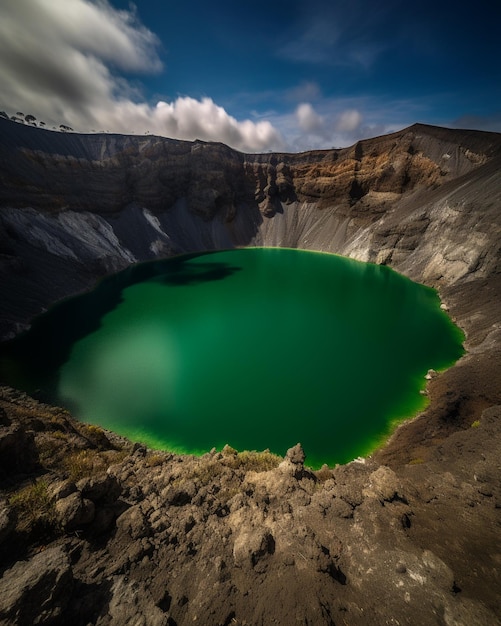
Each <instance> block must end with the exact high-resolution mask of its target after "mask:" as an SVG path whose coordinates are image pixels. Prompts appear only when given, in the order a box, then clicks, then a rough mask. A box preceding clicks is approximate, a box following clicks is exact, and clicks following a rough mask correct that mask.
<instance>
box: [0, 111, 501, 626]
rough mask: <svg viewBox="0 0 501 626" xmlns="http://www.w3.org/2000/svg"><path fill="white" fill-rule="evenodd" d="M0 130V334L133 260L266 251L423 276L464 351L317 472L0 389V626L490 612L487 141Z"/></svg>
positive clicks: (492, 226)
mask: <svg viewBox="0 0 501 626" xmlns="http://www.w3.org/2000/svg"><path fill="white" fill-rule="evenodd" d="M0 133H1V135H2V142H0V177H1V183H2V184H1V185H0V284H1V288H2V298H1V299H0V331H1V334H2V336H3V337H7V336H11V335H12V334H14V333H16V332H18V331H19V330H20V329H22V328H24V327H25V326H26V325H27V324H28V323H29V322H30V320H31V319H32V318H33V316H34V315H36V314H37V313H39V312H40V311H41V310H42V309H44V308H45V307H47V306H49V305H50V304H51V303H53V302H54V301H56V300H58V299H60V298H63V297H66V296H68V295H70V294H73V293H76V292H78V291H81V290H84V289H88V288H89V287H90V286H91V285H92V284H93V283H94V282H95V281H96V280H97V278H98V277H100V276H102V275H104V274H106V273H109V272H113V271H116V270H118V269H121V268H123V267H126V266H127V265H129V264H131V263H134V262H136V261H140V260H146V259H153V258H158V257H164V256H169V255H173V254H177V253H181V252H187V251H196V250H208V249H216V248H223V247H233V246H237V245H278V246H290V247H301V248H307V249H316V250H325V251H331V252H336V253H340V254H344V255H347V256H351V257H353V258H357V259H361V260H366V261H372V262H376V263H385V264H389V265H391V266H392V267H394V268H395V269H397V270H399V271H401V272H403V273H405V274H406V275H408V276H410V277H411V278H413V279H416V280H419V281H422V282H424V283H426V284H428V285H431V286H434V287H436V288H438V290H439V292H440V295H441V297H442V299H443V301H444V306H445V307H447V309H448V310H449V313H450V315H451V316H452V317H453V318H454V319H455V320H456V322H457V323H458V324H459V325H460V326H461V328H462V329H463V330H464V331H465V333H466V348H467V354H466V356H465V357H463V358H462V359H461V360H460V361H459V362H458V364H457V365H456V366H455V367H453V368H451V369H449V370H447V371H446V372H443V373H440V374H437V375H433V376H431V377H430V379H429V381H428V386H427V394H428V396H429V398H430V405H429V407H428V408H427V409H426V411H424V412H423V413H422V414H421V415H419V416H418V417H417V418H415V419H414V420H412V421H410V422H408V423H406V424H405V425H402V426H401V427H400V428H398V429H397V430H396V431H395V433H394V435H393V437H392V438H391V440H390V441H389V442H388V443H387V444H386V445H385V446H384V447H382V448H381V449H379V450H377V451H376V452H375V453H374V454H373V455H372V457H370V458H368V459H365V461H364V462H353V463H350V464H348V465H345V466H341V467H336V468H328V467H324V468H322V469H321V470H319V471H317V472H312V471H311V470H310V469H309V468H308V467H307V465H305V462H306V463H307V459H306V460H305V459H304V453H303V451H302V448H301V446H300V445H298V446H296V447H295V448H293V449H291V450H290V451H289V453H288V454H287V456H286V458H284V459H277V458H276V457H273V455H270V454H269V453H244V452H240V453H237V452H236V451H234V450H232V449H231V448H225V449H224V450H223V451H221V452H219V453H218V452H212V453H210V454H207V455H205V456H203V457H200V458H195V457H185V456H176V455H170V454H167V453H158V452H152V451H149V450H146V449H145V448H143V447H142V446H135V447H133V446H132V445H129V444H128V443H126V442H124V441H122V440H121V439H119V438H117V437H116V436H114V435H113V434H111V433H104V432H102V431H98V430H96V429H93V428H92V427H87V426H85V425H83V424H78V423H76V422H74V421H73V420H72V419H71V417H70V416H69V415H68V413H67V412H65V411H63V410H61V409H55V408H52V407H47V406H45V405H41V404H39V403H37V402H36V401H34V400H31V399H29V398H26V397H25V396H23V395H22V394H19V393H18V392H16V391H13V390H8V389H6V388H3V389H2V390H1V398H0V448H1V450H2V451H3V452H5V454H4V453H3V452H2V454H1V455H0V481H2V482H1V485H0V487H1V493H0V542H1V546H0V547H1V550H0V572H1V573H2V579H1V580H0V590H1V591H2V592H1V593H0V598H2V600H0V602H1V604H0V611H1V612H0V615H1V619H2V620H3V623H6V624H13V623H28V622H29V623H49V622H50V623H56V624H57V623H64V624H66V623H71V622H74V623H75V624H76V625H77V624H80V623H81V624H84V625H87V624H89V623H95V624H101V625H103V626H105V625H107V624H121V623H136V622H137V623H147V624H166V625H169V626H172V625H174V624H179V625H181V624H188V623H192V622H194V621H198V622H203V623H204V624H208V625H211V624H214V625H215V624H232V623H233V624H245V623H247V624H270V623H274V622H275V623H284V624H285V623H287V624H289V623H295V622H297V621H301V622H302V623H305V624H330V625H332V624H343V623H344V624H352V625H355V626H356V625H357V624H367V623H373V624H387V623H390V622H392V623H400V624H409V625H412V624H415V623H417V621H416V616H418V618H417V619H418V622H419V624H423V625H425V626H426V625H427V624H430V625H431V624H434V625H435V624H464V625H466V624H468V625H475V624H479V625H480V624H481V625H482V626H483V625H484V624H497V623H499V619H498V617H497V616H498V615H499V614H501V604H500V594H499V588H500V583H501V581H500V580H499V573H498V570H499V563H498V560H499V554H500V553H501V544H500V539H499V532H498V528H499V524H500V523H501V518H500V512H501V501H500V498H501V484H500V479H499V471H498V470H499V461H498V457H499V446H500V445H501V426H500V424H501V413H500V409H499V406H500V405H501V320H500V318H499V302H500V301H501V280H500V275H501V265H500V263H501V262H500V254H499V253H500V248H499V241H500V235H501V218H500V216H501V213H500V210H499V209H500V206H501V185H500V183H499V180H500V179H499V171H500V163H501V161H500V159H501V156H500V155H501V153H500V150H501V136H500V135H497V134H493V133H480V132H474V131H455V130H447V129H439V128H434V127H429V126H423V125H415V126H413V127H411V128H409V129H405V130H403V131H400V132H398V133H394V134H392V135H388V136H385V137H380V138H375V139H371V140H367V141H362V142H359V143H357V144H356V145H355V146H353V147H351V148H346V149H342V150H329V151H321V152H310V153H305V154H297V155H286V154H266V155H243V154H240V153H237V152H235V151H233V150H231V149H229V148H227V147H226V146H223V145H220V144H208V143H204V142H194V143H190V142H181V141H171V140H167V139H163V138H157V137H125V136H115V135H89V136H82V135H76V134H59V133H52V132H50V131H43V130H41V129H36V128H28V127H25V126H23V125H17V124H14V123H12V122H9V121H7V120H1V119H0ZM2 446H3V447H2ZM46 547H47V550H45V548H46ZM44 554H48V556H47V558H46V559H44V558H43V555H44ZM33 570H36V571H33ZM54 572H56V574H54ZM57 572H59V574H60V578H58V576H59V574H57ZM61 580H62V581H63V582H64V584H61V583H60V581H61ZM54 581H55V582H54ZM57 581H59V582H57ZM4 598H6V599H4ZM31 598H35V599H36V601H32V600H31ZM146 616H147V617H146ZM22 620H25V621H24V622H23V621H22Z"/></svg>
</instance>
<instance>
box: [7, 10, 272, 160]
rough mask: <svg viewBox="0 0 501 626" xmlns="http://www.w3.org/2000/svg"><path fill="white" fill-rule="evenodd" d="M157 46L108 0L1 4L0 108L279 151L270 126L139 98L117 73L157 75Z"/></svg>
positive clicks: (186, 102)
mask: <svg viewBox="0 0 501 626" xmlns="http://www.w3.org/2000/svg"><path fill="white" fill-rule="evenodd" d="M159 43H160V42H159V41H158V39H157V37H156V35H155V34H154V33H152V32H151V31H150V30H149V29H147V28H146V27H145V26H144V25H142V24H141V23H140V21H139V19H138V18H137V15H136V14H135V12H134V10H129V11H121V10H117V9H115V8H114V7H112V6H111V5H110V4H109V2H108V1H107V0H94V1H91V0H65V1H64V3H62V2H61V3H60V2H54V0H16V1H15V2H14V1H12V2H6V3H3V6H2V19H1V20H0V84H1V85H2V90H1V93H0V99H1V105H2V107H4V108H6V109H7V110H9V111H18V110H20V111H23V112H25V113H31V114H35V115H36V116H37V117H39V118H40V119H43V120H44V121H46V122H47V123H48V124H51V125H59V124H61V123H64V124H67V125H69V126H71V127H73V128H75V129H76V130H80V131H89V130H91V129H96V130H101V129H103V130H109V131H112V132H124V133H131V132H138V133H143V132H145V131H147V132H151V133H155V134H159V135H165V136H169V137H174V138H179V139H196V138H199V139H203V140H207V141H223V142H225V143H228V144H229V145H231V146H233V147H235V148H237V149H240V150H248V151H262V150H268V149H280V148H282V147H283V140H282V137H281V135H280V133H279V132H278V131H277V130H276V129H275V128H274V127H273V126H272V125H271V123H270V122H266V121H259V122H253V121H251V120H244V121H238V120H236V119H235V118H234V117H232V116H231V115H229V114H228V113H227V112H226V111H225V110H224V109H223V108H222V107H220V106H218V105H217V104H215V103H214V102H213V101H212V100H211V99H210V98H204V99H202V100H195V99H193V98H189V97H178V98H177V99H176V100H175V101H173V102H171V103H168V102H158V103H157V104H156V105H150V104H149V103H147V102H144V101H141V97H140V94H139V93H137V91H136V90H135V89H134V88H133V87H132V86H131V83H130V82H128V81H127V80H126V79H125V78H124V77H123V76H122V75H120V74H118V73H117V72H118V71H120V72H125V73H141V72H158V71H160V70H161V69H162V62H161V59H160V56H159V53H158V50H159Z"/></svg>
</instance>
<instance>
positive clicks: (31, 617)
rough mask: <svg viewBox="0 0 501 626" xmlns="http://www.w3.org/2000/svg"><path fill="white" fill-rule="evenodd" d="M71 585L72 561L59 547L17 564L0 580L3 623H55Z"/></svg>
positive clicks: (63, 607) (0, 607)
mask: <svg viewBox="0 0 501 626" xmlns="http://www.w3.org/2000/svg"><path fill="white" fill-rule="evenodd" d="M72 584H73V576H72V571H71V566H70V561H69V559H68V556H67V555H66V553H65V551H64V549H63V548H62V547H60V546H57V547H53V548H49V549H47V550H45V551H44V552H41V553H40V554H37V555H36V556H34V557H33V558H32V559H31V560H30V561H19V562H17V563H16V564H15V565H13V566H12V567H11V568H10V569H9V570H7V571H6V572H5V573H4V575H3V577H2V579H1V580H0V623H1V624H6V625H7V624H16V625H17V626H32V625H33V624H52V623H54V622H55V621H56V620H57V619H58V618H60V617H61V615H62V613H63V611H64V609H65V608H66V606H67V604H68V601H69V599H70V597H71V593H72Z"/></svg>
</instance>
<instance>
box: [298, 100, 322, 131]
mask: <svg viewBox="0 0 501 626" xmlns="http://www.w3.org/2000/svg"><path fill="white" fill-rule="evenodd" d="M296 118H297V122H298V124H299V128H300V129H301V130H303V131H305V132H306V133H316V132H319V131H320V132H323V129H322V127H323V125H324V120H323V118H322V117H321V116H320V115H318V113H316V112H315V109H314V108H313V107H312V106H311V104H309V103H308V102H303V104H300V105H299V106H298V107H297V109H296Z"/></svg>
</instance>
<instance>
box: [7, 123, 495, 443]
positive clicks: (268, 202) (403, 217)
mask: <svg viewBox="0 0 501 626" xmlns="http://www.w3.org/2000/svg"><path fill="white" fill-rule="evenodd" d="M0 133H1V135H2V143H1V147H0V176H1V179H0V180H1V187H0V246H1V248H0V250H1V253H0V281H1V284H2V292H3V293H2V296H3V297H2V301H1V303H0V333H1V335H2V336H3V337H4V338H7V337H9V336H12V335H13V334H15V333H16V332H18V331H19V330H21V329H22V328H24V327H26V325H27V324H28V323H29V321H30V320H31V319H32V318H33V317H34V316H35V315H36V314H38V313H39V312H40V311H41V310H43V309H45V308H47V307H48V306H49V305H50V304H51V303H53V302H54V301H56V300H58V299H60V298H63V297H66V296H68V295H71V294H74V293H77V292H79V291H82V290H86V289H88V288H90V287H91V286H92V285H93V284H94V283H95V281H96V280H97V279H98V278H99V277H100V276H103V275H105V274H107V273H110V272H115V271H117V270H120V269H122V268H124V267H126V266H128V265H129V264H131V263H135V262H138V261H144V260H148V259H155V258H160V257H166V256H172V255H175V254H180V253H183V252H191V251H198V250H212V249H220V248H231V247H234V246H253V245H258V246H286V247H297V248H304V249H311V250H322V251H329V252H334V253H338V254H342V255H346V256H350V257H353V258H356V259H359V260H363V261H370V262H375V263H384V264H389V265H391V266H392V267H393V268H395V269H397V270H398V271H400V272H403V273H404V274H406V275H408V276H410V277H411V278H413V279H415V280H418V281H421V282H424V283H426V284H429V285H432V286H434V287H437V288H438V289H439V291H440V293H441V295H442V297H443V299H444V300H445V301H446V303H447V305H448V306H449V307H450V311H451V314H452V315H453V317H454V318H455V319H457V321H458V323H459V324H460V325H461V326H462V327H463V328H464V330H465V331H466V333H467V339H468V348H469V349H470V351H471V350H472V349H480V348H479V346H480V345H483V344H485V342H488V345H489V346H491V348H492V349H496V350H497V349H498V345H499V341H498V339H499V337H498V326H496V324H497V323H498V322H499V320H498V317H497V316H498V314H497V312H496V307H495V302H496V297H498V296H499V293H500V289H499V282H500V281H499V272H500V269H501V261H500V254H499V250H500V244H499V241H500V240H501V236H500V235H501V219H500V206H501V184H500V182H499V170H500V163H501V136H500V135H498V134H495V133H482V132H476V131H457V130H447V129H442V128H436V127H430V126H424V125H419V124H418V125H414V126H412V127H410V128H408V129H405V130H403V131H400V132H397V133H394V134H391V135H386V136H383V137H378V138H375V139H370V140H366V141H360V142H358V143H357V144H356V145H355V146H352V147H350V148H345V149H339V150H327V151H313V152H308V153H303V154H261V155H246V154H242V153H239V152H236V151H234V150H232V149H230V148H228V147H227V146H225V145H223V144H213V143H205V142H200V141H196V142H185V141H177V140H169V139H165V138H159V137H131V136H121V135H78V134H73V133H68V134H64V133H54V132H51V131H46V130H42V129H36V128H30V127H25V126H23V125H20V124H16V123H13V122H10V121H8V120H3V119H0ZM472 294H474V298H472ZM482 342H483V343H482ZM491 344H492V345H491ZM485 345H487V344H485ZM484 347H485V346H484ZM491 348H489V350H491ZM482 354H484V352H482ZM463 361H465V360H463ZM465 362H467V360H466V361H465ZM454 371H455V372H456V373H455V374H454V375H456V374H457V371H460V372H462V371H463V370H461V367H459V368H458V367H456V368H454ZM480 372H481V368H480V370H479V372H477V373H476V374H473V373H471V372H470V374H469V375H467V376H463V378H465V379H466V382H465V381H463V383H462V391H461V392H460V393H459V392H457V393H456V392H454V394H453V395H454V398H455V399H454V400H453V401H452V400H451V401H450V402H449V401H448V402H447V403H446V406H445V409H444V411H445V413H447V414H450V413H451V411H452V412H454V411H456V412H458V413H459V414H460V416H461V417H460V418H458V421H459V422H462V421H464V420H469V419H470V418H472V417H474V416H475V415H476V413H477V411H478V410H480V408H485V405H486V404H487V405H488V404H490V403H494V402H495V401H497V400H499V401H501V395H500V390H499V389H498V388H497V386H496V385H493V386H492V385H489V386H488V391H484V392H482V394H480V395H481V396H482V397H483V398H484V399H485V398H487V399H486V400H485V401H482V402H481V403H480V404H481V405H482V406H480V404H478V402H479V400H478V396H479V394H478V393H476V392H475V391H474V389H473V387H474V386H475V385H477V384H479V379H480V378H481V373H480ZM499 379H500V380H501V376H500V377H499ZM445 380H447V377H445ZM443 381H444V379H442V380H441V384H444V382H443ZM498 386H501V384H500V385H498ZM451 387H455V383H454V382H453V381H451V382H450V383H447V384H446V389H445V390H441V391H440V395H441V396H443V393H447V390H450V388H451ZM482 387H483V388H486V387H487V386H486V385H485V384H483V385H482ZM431 391H432V392H433V384H432V385H431ZM458 393H459V396H462V395H465V397H466V398H467V399H466V400H462V399H461V398H459V399H458V398H456V395H458ZM473 396H474V397H475V398H476V400H475V402H473V401H472V400H471V398H472V397H473ZM496 399H497V400H496ZM454 403H456V404H458V403H459V404H458V406H459V407H460V408H459V409H458V408H457V407H456V404H454ZM465 403H466V404H467V405H468V408H467V410H466V409H465V408H464V406H462V405H464V404H465ZM435 404H436V403H435ZM477 404H478V406H477ZM470 405H471V406H470ZM451 406H453V409H451ZM454 407H456V408H454ZM446 421H447V420H446ZM427 436H428V435H426V434H423V436H422V437H423V438H426V437H427ZM430 437H431V434H430Z"/></svg>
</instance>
